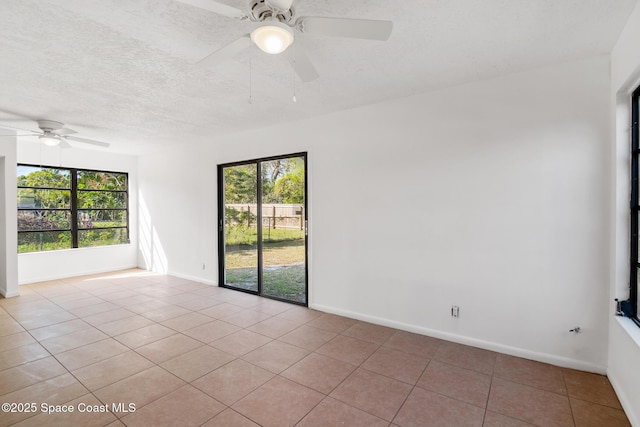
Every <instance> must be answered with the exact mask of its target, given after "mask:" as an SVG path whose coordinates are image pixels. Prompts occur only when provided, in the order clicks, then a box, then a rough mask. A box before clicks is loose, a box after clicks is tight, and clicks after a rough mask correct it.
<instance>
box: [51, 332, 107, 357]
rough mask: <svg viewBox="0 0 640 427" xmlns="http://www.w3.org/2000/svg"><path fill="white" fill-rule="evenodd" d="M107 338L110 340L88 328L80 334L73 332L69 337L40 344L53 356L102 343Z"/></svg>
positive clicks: (52, 339) (60, 337)
mask: <svg viewBox="0 0 640 427" xmlns="http://www.w3.org/2000/svg"><path fill="white" fill-rule="evenodd" d="M106 338H108V336H107V335H106V334H104V333H103V332H101V331H99V330H97V329H95V328H86V329H82V330H80V331H78V332H72V333H70V334H67V335H62V336H59V337H55V338H49V339H46V340H44V341H40V344H42V345H43V346H44V347H45V348H46V349H47V350H49V351H50V352H51V353H52V354H58V353H62V352H64V351H68V350H73V349H74V348H78V347H82V346H84V345H87V344H91V343H94V342H96V341H101V340H103V339H106Z"/></svg>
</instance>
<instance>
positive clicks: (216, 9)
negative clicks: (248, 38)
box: [177, 0, 247, 19]
mask: <svg viewBox="0 0 640 427" xmlns="http://www.w3.org/2000/svg"><path fill="white" fill-rule="evenodd" d="M177 1H178V2H180V3H184V4H188V5H190V6H195V7H198V8H200V9H204V10H208V11H210V12H213V13H217V14H218V15H223V16H227V17H229V18H235V19H246V18H247V15H245V14H244V13H242V11H241V10H240V9H236V8H235V7H232V6H227V5H226V4H224V3H219V2H217V1H215V0H177Z"/></svg>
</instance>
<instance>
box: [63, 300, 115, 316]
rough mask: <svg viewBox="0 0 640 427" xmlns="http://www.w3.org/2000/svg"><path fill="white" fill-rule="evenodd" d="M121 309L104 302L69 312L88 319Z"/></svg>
mask: <svg viewBox="0 0 640 427" xmlns="http://www.w3.org/2000/svg"><path fill="white" fill-rule="evenodd" d="M119 308H120V307H119V306H117V305H115V304H112V303H110V302H106V301H103V302H101V303H99V304H95V305H90V306H84V307H78V308H74V309H71V310H69V312H70V313H71V314H73V315H75V316H77V317H88V316H93V315H95V314H99V313H104V312H106V311H111V310H117V309H119Z"/></svg>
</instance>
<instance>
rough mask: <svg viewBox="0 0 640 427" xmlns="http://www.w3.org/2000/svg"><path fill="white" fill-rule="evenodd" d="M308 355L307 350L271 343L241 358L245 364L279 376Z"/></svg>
mask: <svg viewBox="0 0 640 427" xmlns="http://www.w3.org/2000/svg"><path fill="white" fill-rule="evenodd" d="M307 354H309V351H308V350H305V349H302V348H300V347H296V346H293V345H291V344H286V343H283V342H280V341H271V342H270V343H267V344H265V345H263V346H262V347H258V348H257V349H255V350H253V351H252V352H250V353H247V354H245V355H244V356H242V358H243V359H244V360H246V361H247V362H250V363H253V364H254V365H258V366H260V367H261V368H264V369H266V370H267V371H271V372H273V373H274V374H279V373H280V372H282V371H284V370H285V369H287V368H288V367H290V366H291V365H293V364H294V363H296V362H298V361H299V360H300V359H302V358H303V357H305V356H306V355H307Z"/></svg>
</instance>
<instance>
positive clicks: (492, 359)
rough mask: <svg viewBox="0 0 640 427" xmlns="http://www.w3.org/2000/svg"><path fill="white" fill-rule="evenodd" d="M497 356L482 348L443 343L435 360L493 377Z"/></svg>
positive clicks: (434, 357)
mask: <svg viewBox="0 0 640 427" xmlns="http://www.w3.org/2000/svg"><path fill="white" fill-rule="evenodd" d="M496 356H497V354H496V353H494V352H492V351H488V350H483V349H481V348H476V347H470V346H468V345H462V344H457V343H452V342H447V341H443V342H442V343H441V344H440V346H439V347H438V350H437V351H436V354H435V355H434V356H433V360H437V361H439V362H444V363H448V364H450V365H456V366H459V367H461V368H465V369H471V370H472V371H477V372H480V373H482V374H487V375H491V374H493V369H494V366H495V363H496Z"/></svg>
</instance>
